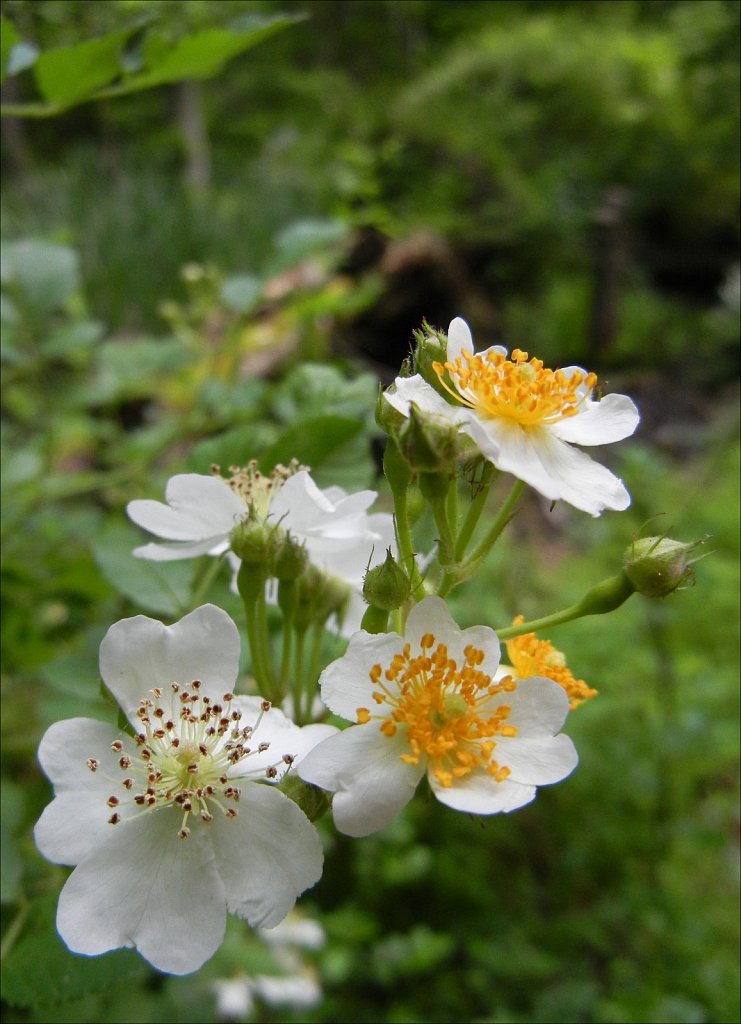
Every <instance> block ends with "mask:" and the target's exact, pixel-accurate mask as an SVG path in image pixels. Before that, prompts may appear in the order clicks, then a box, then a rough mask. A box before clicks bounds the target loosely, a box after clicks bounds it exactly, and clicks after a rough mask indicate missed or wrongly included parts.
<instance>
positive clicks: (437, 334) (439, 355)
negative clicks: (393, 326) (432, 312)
mask: <svg viewBox="0 0 741 1024" xmlns="http://www.w3.org/2000/svg"><path fill="white" fill-rule="evenodd" d="M414 340H415V341H416V343H417V344H416V347H415V349H414V372H415V373H418V374H420V375H421V376H422V377H424V379H425V380H426V381H427V383H428V384H430V385H431V386H432V387H433V388H434V389H435V390H436V391H439V392H440V394H441V395H443V397H444V398H445V399H446V400H447V398H448V396H447V395H446V394H445V392H444V389H443V388H442V386H441V384H440V380H439V378H438V376H437V374H436V373H435V371H434V370H433V368H432V364H433V363H445V362H446V361H447V358H448V340H447V337H446V335H445V333H444V332H443V331H437V330H435V328H434V327H430V325H429V324H428V323H427V322H425V323H423V324H422V329H421V330H420V331H415V332H414Z"/></svg>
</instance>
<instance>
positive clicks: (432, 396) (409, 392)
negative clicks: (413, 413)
mask: <svg viewBox="0 0 741 1024" xmlns="http://www.w3.org/2000/svg"><path fill="white" fill-rule="evenodd" d="M394 384H395V386H396V390H395V391H393V392H391V391H384V393H383V397H384V398H385V399H386V401H387V402H388V403H389V405H392V406H393V407H394V409H396V410H397V412H400V413H401V414H402V415H403V416H408V415H409V407H410V406H411V405H412V403H414V405H416V406H417V408H418V409H420V410H421V411H422V412H430V413H435V414H436V415H438V416H444V417H445V418H446V419H449V420H450V421H451V422H452V423H460V422H462V418H464V417H463V414H464V413H465V411H466V410H464V408H463V406H458V405H449V404H448V402H446V401H445V399H444V398H443V397H442V396H441V395H439V394H438V393H437V391H435V389H434V388H433V387H432V386H431V385H429V384H428V383H427V381H426V380H425V379H424V378H423V377H421V376H420V375H419V374H415V376H414V377H397V378H396V380H395V381H394Z"/></svg>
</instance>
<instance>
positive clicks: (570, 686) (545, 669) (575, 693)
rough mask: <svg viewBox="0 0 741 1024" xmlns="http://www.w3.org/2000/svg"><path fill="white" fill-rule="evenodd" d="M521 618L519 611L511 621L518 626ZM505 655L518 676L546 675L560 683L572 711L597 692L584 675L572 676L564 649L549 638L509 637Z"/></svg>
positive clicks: (530, 636)
mask: <svg viewBox="0 0 741 1024" xmlns="http://www.w3.org/2000/svg"><path fill="white" fill-rule="evenodd" d="M521 622H524V616H522V615H518V616H517V618H516V619H515V620H514V623H513V624H514V625H515V626H519V625H520V623H521ZM507 655H508V657H509V660H510V661H511V662H512V666H513V668H514V669H515V672H516V673H517V676H518V678H519V679H528V678H530V677H531V676H545V677H546V678H547V679H553V681H554V682H556V683H558V684H559V686H562V687H563V688H564V690H566V693H567V694H568V697H569V704H570V706H571V709H572V711H573V709H574V708H576V707H578V706H579V705H580V704H583V703H584V701H585V700H589V699H590V698H591V697H596V696H597V690H594V689H592V687H591V686H587V684H586V683H585V682H584V680H583V679H575V678H574V676H573V675H572V673H571V671H570V669H569V667H568V665H567V664H566V658H565V656H564V655H563V653H562V652H561V651H559V650H557V649H556V648H555V647H554V646H553V644H552V643H551V642H550V640H539V639H538V637H537V636H536V635H535V633H525V634H523V635H522V636H517V637H514V639H512V640H508V641H507Z"/></svg>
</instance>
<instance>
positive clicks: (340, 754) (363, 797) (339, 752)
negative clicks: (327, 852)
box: [298, 721, 424, 836]
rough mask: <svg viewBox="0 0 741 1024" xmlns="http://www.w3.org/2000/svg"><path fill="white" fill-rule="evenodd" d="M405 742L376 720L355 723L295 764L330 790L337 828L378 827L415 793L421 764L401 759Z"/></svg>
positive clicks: (365, 830) (355, 832) (366, 830)
mask: <svg viewBox="0 0 741 1024" xmlns="http://www.w3.org/2000/svg"><path fill="white" fill-rule="evenodd" d="M404 753H409V745H408V743H407V741H406V737H404V736H403V735H402V734H401V733H397V735H396V736H394V737H391V738H389V737H387V736H385V735H384V734H383V733H382V732H380V730H379V727H378V722H377V721H372V722H369V723H368V724H367V725H354V726H351V727H350V728H349V729H346V730H345V731H344V732H341V733H338V734H337V735H336V736H331V737H330V738H329V739H328V740H325V741H324V742H323V743H320V744H319V746H318V747H315V748H314V749H313V750H312V751H311V753H310V754H308V755H307V756H306V757H305V758H304V760H303V761H302V763H301V764H300V765H299V767H298V774H299V775H300V776H301V778H302V779H304V781H305V782H311V783H312V784H313V785H315V786H320V787H321V788H322V789H327V790H330V791H331V792H333V793H334V794H335V795H334V799H333V801H332V814H333V816H334V822H335V825H336V826H337V828H338V829H339V831H340V832H344V833H345V834H346V835H349V836H367V835H370V834H371V832H377V831H378V830H379V829H381V828H383V827H384V826H385V825H388V823H389V822H390V821H391V820H392V818H393V817H394V816H395V815H396V814H397V813H398V811H400V810H401V808H402V807H404V806H405V805H406V804H407V803H409V801H410V800H411V799H412V797H413V796H414V791H415V789H416V788H417V784H418V782H419V780H420V779H421V778H422V775H423V774H424V767H423V766H421V765H410V764H407V763H406V762H404V761H402V760H401V755H402V754H404Z"/></svg>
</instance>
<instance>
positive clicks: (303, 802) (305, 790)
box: [278, 772, 330, 821]
mask: <svg viewBox="0 0 741 1024" xmlns="http://www.w3.org/2000/svg"><path fill="white" fill-rule="evenodd" d="M278 788H279V789H281V790H282V791H283V792H284V793H285V795H286V796H287V797H288V799H289V800H293V802H294V803H295V804H298V806H299V807H300V808H301V810H302V811H303V812H304V814H305V815H306V817H307V818H308V819H309V821H316V820H317V819H318V818H321V817H322V816H323V815H324V814H326V813H327V811H328V810H329V807H330V800H329V793H325V792H324V790H323V789H319V788H318V787H317V786H312V785H311V784H310V783H308V782H304V781H303V779H300V778H299V777H298V775H294V774H293V773H292V772H288V773H287V774H285V775H284V776H283V778H282V779H281V781H280V783H279V785H278Z"/></svg>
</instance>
